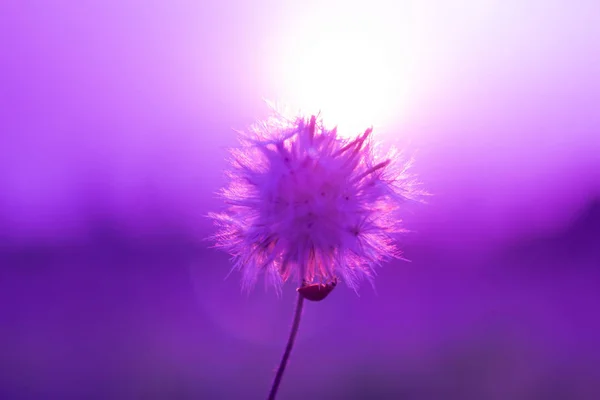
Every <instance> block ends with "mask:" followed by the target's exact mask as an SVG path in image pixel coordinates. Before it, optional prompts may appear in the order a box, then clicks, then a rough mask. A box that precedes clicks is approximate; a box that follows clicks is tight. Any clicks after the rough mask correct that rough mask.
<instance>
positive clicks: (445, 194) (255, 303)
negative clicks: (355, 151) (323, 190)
mask: <svg viewBox="0 0 600 400" xmlns="http://www.w3.org/2000/svg"><path fill="white" fill-rule="evenodd" d="M598 21H600V3H599V2H598V1H596V0H580V1H575V2H570V1H566V0H545V1H539V0H530V1H526V2H525V1H517V0H508V1H499V0H459V1H453V2H445V1H434V0H424V1H423V0H421V1H391V0H389V1H386V0H372V1H369V2H366V3H364V2H358V1H357V2H347V1H345V2H342V1H335V0H323V1H314V0H312V1H311V0H309V1H306V2H290V1H271V0H256V1H251V2H250V1H248V2H246V1H241V0H237V1H236V0H223V1H213V2H211V1H184V0H173V1H163V2H160V1H134V0H127V1H113V0H110V1H68V0H48V1H35V0H32V1H11V0H8V1H4V2H2V3H1V4H0V50H1V51H0V397H1V398H4V399H52V398H56V399H58V398H62V399H68V398H78V399H261V398H264V397H266V394H267V392H268V388H269V385H270V383H271V380H272V377H273V373H274V370H275V368H276V366H277V363H278V361H279V358H280V354H281V351H282V349H283V346H284V344H285V341H286V338H287V334H288V329H289V325H290V321H291V314H292V311H293V307H294V295H295V291H294V288H295V287H294V285H291V284H290V285H288V286H286V287H285V289H284V292H283V295H282V296H281V298H278V297H277V296H276V295H275V293H274V292H273V291H268V290H264V288H263V287H262V286H258V287H257V288H256V289H255V290H254V291H253V292H252V293H250V294H249V295H245V294H242V293H241V292H240V281H239V279H238V278H239V275H238V274H237V273H233V274H232V275H231V276H230V277H229V278H228V279H225V277H226V275H227V273H228V272H229V268H230V263H229V260H228V256H227V255H226V254H220V253H218V252H216V251H215V250H213V249H210V248H209V243H207V242H206V241H203V238H205V237H206V236H207V235H209V234H210V233H211V231H212V227H211V224H210V221H208V220H207V218H205V215H206V214H207V212H209V211H211V210H218V209H219V208H220V207H222V205H221V204H220V203H219V201H218V200H217V199H216V198H215V195H214V193H215V192H216V191H217V190H218V189H219V187H220V186H221V185H222V184H223V183H224V178H223V169H224V168H225V166H226V165H225V161H224V158H225V155H226V151H225V149H226V148H227V147H228V146H231V145H234V144H235V133H234V132H233V130H232V129H244V128H245V127H246V126H248V125H249V124H251V123H252V122H254V121H255V120H257V119H260V118H263V117H265V116H266V115H267V113H268V108H267V107H266V105H265V103H264V101H263V99H268V100H272V101H277V102H283V103H286V104H290V105H293V107H296V108H298V109H302V110H306V111H315V110H321V111H322V113H323V116H324V118H325V120H326V122H328V123H331V124H338V125H339V126H340V132H342V133H343V134H345V135H348V136H351V135H354V134H357V133H360V132H361V131H362V130H363V129H364V128H366V127H367V126H369V125H374V127H375V132H376V135H378V136H377V139H379V140H381V141H383V142H386V143H391V144H394V145H396V146H398V147H401V148H403V149H405V150H406V153H407V154H408V155H411V156H414V158H415V165H414V169H413V172H414V173H416V174H418V175H419V177H420V180H421V181H422V182H423V188H424V189H426V190H427V191H429V192H430V193H431V194H432V196H430V197H429V198H428V199H427V204H414V205H408V206H407V207H406V210H405V212H404V220H405V226H406V228H407V229H409V230H411V231H412V232H411V233H409V234H407V235H405V236H404V237H402V238H400V243H401V247H402V249H403V251H404V256H405V257H406V258H407V259H409V260H410V262H405V261H398V262H392V263H389V264H386V265H385V266H384V268H382V269H380V270H379V276H378V277H377V279H376V286H375V290H373V289H372V288H371V287H370V286H369V285H368V284H366V285H363V287H362V288H361V290H360V291H359V296H357V295H356V294H355V293H354V292H353V291H351V290H349V289H348V288H346V287H345V286H340V287H338V288H337V289H336V290H335V291H334V292H333V294H332V295H331V296H330V297H328V298H327V300H326V301H324V302H322V303H311V304H308V305H307V307H306V309H305V313H304V320H303V323H302V326H301V330H300V334H299V339H298V342H297V347H296V348H295V349H294V352H293V355H292V360H291V363H290V365H289V367H288V371H287V374H286V376H285V377H284V381H283V384H282V387H281V391H280V397H281V399H306V398H310V399H349V400H351V399H598V398H600V366H599V365H600V364H599V363H600V346H599V345H600V343H599V339H598V338H599V337H600V336H599V335H600V318H599V316H598V315H599V314H598V306H599V304H600V291H599V290H598V287H599V283H600V281H599V278H600V271H599V267H600V113H599V112H598V110H599V107H600V64H599V62H600V61H599V60H600V45H599V44H598V38H599V37H600V24H599V23H598Z"/></svg>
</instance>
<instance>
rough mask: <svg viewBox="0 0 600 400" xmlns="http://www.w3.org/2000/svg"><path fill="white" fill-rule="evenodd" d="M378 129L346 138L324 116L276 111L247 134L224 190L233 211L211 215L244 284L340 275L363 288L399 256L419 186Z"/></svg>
mask: <svg viewBox="0 0 600 400" xmlns="http://www.w3.org/2000/svg"><path fill="white" fill-rule="evenodd" d="M371 132H372V128H371V129H367V130H366V131H365V132H364V133H363V134H361V135H359V136H358V137H356V138H355V139H354V140H350V139H344V138H342V137H340V136H338V134H337V129H335V128H334V129H326V128H325V127H324V125H323V122H322V120H321V119H320V118H319V119H317V117H316V116H312V117H310V118H305V117H297V118H294V119H288V118H285V117H283V116H282V115H279V114H276V113H274V114H273V115H272V116H271V117H269V118H268V119H267V120H265V121H262V122H260V123H257V124H255V125H253V126H252V127H251V128H250V129H249V131H248V132H238V134H239V135H240V136H239V138H240V147H238V148H234V149H232V150H231V160H230V161H231V167H232V168H231V170H230V171H228V173H227V178H228V185H227V186H226V187H225V188H223V189H222V190H221V192H220V196H221V197H222V198H223V199H224V201H225V203H226V204H227V207H226V209H225V210H224V211H222V212H220V213H211V214H209V217H210V218H212V219H213V220H214V222H215V224H216V226H217V233H216V234H215V235H214V236H213V237H212V239H213V240H214V241H215V247H217V248H220V249H222V250H225V251H226V252H228V253H229V254H231V255H232V257H233V259H232V260H233V263H234V266H233V269H239V270H241V271H242V273H243V287H244V288H246V289H249V288H250V287H252V286H253V285H254V284H255V282H256V280H257V278H258V276H259V275H262V274H264V276H265V277H266V279H267V280H269V281H270V283H272V284H274V285H275V287H276V288H277V289H278V290H279V289H280V288H281V284H282V283H283V282H285V281H287V280H288V279H290V278H295V279H298V281H300V282H302V284H303V285H308V284H313V283H321V284H322V283H324V282H329V283H331V282H337V279H340V280H342V281H344V282H345V283H346V284H347V285H348V286H349V287H351V288H353V289H355V290H356V289H357V287H358V283H359V282H360V281H361V280H362V279H363V278H367V279H369V280H370V279H372V278H373V276H374V273H375V270H374V269H375V267H376V266H377V265H380V264H381V262H382V261H385V260H388V259H390V258H394V257H399V256H400V252H399V251H398V249H397V247H396V245H395V241H394V234H396V233H398V232H401V231H402V228H401V225H400V222H401V221H400V219H399V218H398V215H397V211H398V208H399V206H400V205H401V204H402V203H403V202H404V201H405V200H406V199H412V198H415V195H416V194H417V191H415V190H414V183H415V182H414V180H413V179H412V177H411V176H410V175H408V174H407V169H408V167H409V163H406V162H401V161H400V159H399V157H398V154H397V153H396V152H395V151H390V152H388V153H387V154H385V155H383V156H380V155H378V147H377V146H376V144H375V143H374V141H373V140H372V136H371Z"/></svg>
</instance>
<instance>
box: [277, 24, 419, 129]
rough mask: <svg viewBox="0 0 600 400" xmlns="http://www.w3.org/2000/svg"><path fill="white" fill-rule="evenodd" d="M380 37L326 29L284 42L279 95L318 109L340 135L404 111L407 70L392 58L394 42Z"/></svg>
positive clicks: (386, 120)
mask: <svg viewBox="0 0 600 400" xmlns="http://www.w3.org/2000/svg"><path fill="white" fill-rule="evenodd" d="M329 32H331V31H329ZM383 39H384V38H381V37H379V38H373V37H371V38H369V37H367V36H365V34H364V32H361V35H354V36H351V35H348V34H347V33H346V34H344V35H342V34H338V35H333V34H332V33H328V32H327V31H326V32H322V33H321V34H318V35H316V36H314V37H307V38H306V39H305V41H303V42H300V43H296V46H291V47H287V48H286V50H287V54H284V55H283V64H282V66H281V68H282V74H283V76H282V77H283V90H282V92H283V93H284V96H283V97H282V98H281V99H280V100H282V101H283V102H285V103H288V104H290V105H291V106H292V108H295V109H300V110H302V111H303V112H306V113H318V112H321V115H322V116H323V118H324V122H325V123H326V124H327V125H329V126H330V127H332V126H334V125H337V126H338V132H339V133H340V134H342V135H344V136H355V135H357V134H359V133H362V132H363V131H364V130H365V129H366V128H368V127H370V126H374V127H375V128H377V127H378V126H381V125H386V124H390V123H391V122H393V118H398V115H399V114H401V113H402V111H403V108H404V107H403V103H404V102H405V99H404V97H405V96H406V92H407V89H408V87H407V83H408V82H407V81H408V74H406V73H403V70H406V67H407V65H406V64H404V67H403V65H402V63H401V62H399V60H396V59H394V57H398V54H393V52H392V51H390V50H394V46H393V44H392V43H385V42H384V40H383Z"/></svg>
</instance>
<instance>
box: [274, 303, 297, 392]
mask: <svg viewBox="0 0 600 400" xmlns="http://www.w3.org/2000/svg"><path fill="white" fill-rule="evenodd" d="M303 305H304V296H302V295H301V294H300V293H298V301H297V303H296V311H295V312H294V322H293V323H292V329H291V330H290V337H289V338H288V342H287V345H286V346H285V351H284V352H283V357H281V362H280V363H279V368H277V374H276V375H275V379H274V380H273V385H272V386H271V392H270V393H269V397H268V400H275V396H276V395H277V390H278V389H279V384H280V383H281V378H282V377H283V372H284V371H285V367H286V366H287V363H288V360H289V358H290V354H291V352H292V348H293V347H294V342H295V341H296V335H297V334H298V327H299V326H300V317H301V316H302V306H303Z"/></svg>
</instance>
